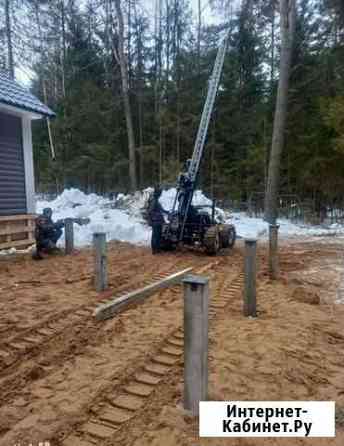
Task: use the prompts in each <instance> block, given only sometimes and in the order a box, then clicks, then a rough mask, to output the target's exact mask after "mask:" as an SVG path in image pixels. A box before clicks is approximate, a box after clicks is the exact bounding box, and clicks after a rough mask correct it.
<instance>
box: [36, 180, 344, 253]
mask: <svg viewBox="0 0 344 446" xmlns="http://www.w3.org/2000/svg"><path fill="white" fill-rule="evenodd" d="M151 191H152V189H151V188H148V189H146V190H144V191H141V192H136V193H134V194H132V195H124V194H120V195H118V196H117V197H116V198H115V199H113V200H110V199H108V198H104V197H101V196H99V195H96V194H88V195H87V194H85V193H83V192H81V191H80V190H78V189H68V190H65V191H64V192H63V193H62V194H61V195H59V196H58V197H57V198H56V199H55V200H53V201H46V200H40V201H38V203H37V212H39V213H40V212H42V210H43V208H45V207H51V208H52V209H53V212H54V214H53V219H54V221H56V220H59V219H65V218H67V217H72V218H89V219H90V222H89V224H86V225H83V226H80V225H78V224H75V225H74V238H75V245H76V246H78V247H82V246H85V245H89V244H91V243H92V235H93V233H94V232H99V231H101V232H105V233H106V234H107V240H120V241H125V242H131V243H134V244H142V245H147V244H148V243H149V240H150V232H151V231H150V228H149V227H148V226H147V225H146V224H145V223H144V221H143V218H142V209H143V207H144V205H145V202H146V200H147V198H148V196H149V194H150V193H151ZM175 195H176V189H174V188H172V189H169V190H166V191H163V193H162V195H161V198H160V202H161V204H162V206H163V207H164V208H165V209H166V210H170V209H171V208H172V206H173V202H174V199H175ZM193 204H194V205H195V206H211V200H209V199H208V198H207V197H206V196H205V195H204V194H203V193H202V192H201V191H196V192H195V195H194V200H193ZM208 211H209V212H211V209H210V207H209V208H208ZM216 216H217V218H218V219H219V220H221V221H226V222H228V223H233V224H234V225H235V227H236V231H237V234H238V236H239V237H257V238H260V239H264V238H266V237H267V235H268V224H267V223H266V222H264V221H263V220H262V219H260V218H251V217H248V216H247V215H245V214H244V213H233V214H231V215H229V213H228V212H225V211H223V210H222V209H219V208H216ZM279 224H280V231H279V233H280V235H281V236H282V237H302V238H306V237H307V238H309V237H314V236H328V235H344V227H343V226H340V225H332V226H330V227H328V228H321V227H314V226H313V227H312V226H305V225H296V224H294V223H291V222H290V221H288V220H280V221H279ZM59 243H60V245H63V243H64V240H63V239H62V240H60V242H59Z"/></svg>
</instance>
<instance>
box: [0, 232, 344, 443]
mask: <svg viewBox="0 0 344 446" xmlns="http://www.w3.org/2000/svg"><path fill="white" fill-rule="evenodd" d="M343 262H344V259H343V245H341V244H339V243H335V242H334V241H333V239H331V240H328V241H327V240H322V241H321V242H319V243H315V242H312V243H303V242H300V241H293V243H292V244H287V243H283V244H282V248H281V276H280V280H278V281H277V282H271V281H270V279H269V277H268V274H267V261H266V248H265V247H264V246H261V247H260V249H259V254H258V266H259V272H258V280H257V286H258V294H257V295H258V310H259V317H258V318H257V319H246V318H244V317H243V316H242V295H241V290H242V274H241V273H242V268H243V246H242V245H241V244H240V243H238V246H237V247H236V248H235V249H234V250H233V251H229V252H226V253H224V254H223V255H221V256H219V257H217V258H212V257H207V256H204V255H200V254H197V253H191V252H184V253H181V252H179V253H175V254H164V255H161V256H152V255H151V254H150V252H149V251H148V250H147V249H145V248H135V247H132V246H129V245H126V244H111V245H110V246H109V282H110V290H109V291H108V292H104V293H101V294H97V293H96V292H95V291H94V290H93V282H92V271H93V258H92V253H91V251H90V250H83V251H82V252H79V253H77V254H76V255H72V256H68V257H64V256H56V257H51V258H49V259H47V260H45V261H42V262H33V261H32V260H31V258H29V257H25V256H22V257H10V258H9V257H6V258H2V259H1V260H0V445H1V446H5V445H6V446H10V445H11V446H12V445H15V444H19V443H20V445H21V446H26V445H29V444H30V443H32V444H33V445H38V443H39V442H43V441H49V442H50V445H53V446H55V445H56V446H62V445H63V446H90V445H121V446H122V445H123V446H124V445H133V446H148V445H153V446H155V445H156V446H157V445H167V446H177V445H178V446H179V445H190V446H191V445H213V446H222V445H230V446H236V445H240V446H255V445H258V446H260V445H264V446H265V445H266V446H268V445H269V446H270V445H276V446H277V445H278V446H294V445H297V446H298V445H306V444H307V445H312V446H313V445H314V446H318V445H319V446H320V445H321V446H322V445H331V446H332V445H333V446H334V445H336V446H339V445H340V446H342V445H343V444H344V378H343V367H344V334H343V323H344V307H343V306H342V305H340V304H336V303H335V302H336V300H340V299H342V298H343V296H342V294H341V293H342V292H341V287H338V284H339V283H340V281H341V279H342V280H343V281H344V278H343V269H344V268H343ZM189 266H193V267H194V268H195V272H203V274H205V275H207V276H208V277H209V278H210V284H211V293H212V306H211V313H210V317H211V319H210V332H209V336H210V346H209V369H210V370H209V372H210V373H209V397H210V398H211V399H214V400H335V401H336V403H337V437H336V438H335V439H314V438H313V439H287V438H285V439H278V438H276V439H249V438H247V439H199V438H198V435H197V429H198V426H197V423H196V422H195V421H194V420H193V419H192V418H190V417H189V416H188V415H187V414H186V413H185V412H184V411H183V410H182V409H181V405H182V393H183V360H182V345H183V341H182V338H183V336H182V331H181V330H180V328H181V327H182V319H183V302H182V290H181V288H180V287H178V286H177V287H174V288H172V289H168V290H165V291H161V292H159V293H156V294H155V295H154V296H152V297H150V298H149V299H147V300H146V301H145V302H144V303H143V304H141V305H139V306H136V307H133V308H130V309H128V310H127V311H125V312H124V313H122V314H121V315H120V316H117V317H115V318H113V319H111V320H108V321H106V322H96V321H95V320H94V318H93V316H92V312H93V310H94V308H95V307H96V306H97V305H98V304H99V302H105V301H106V300H107V299H109V298H110V296H112V295H120V294H121V293H123V292H125V291H128V290H132V289H135V288H137V287H139V286H143V285H146V284H148V283H151V282H152V281H153V280H157V279H159V278H162V277H165V276H166V275H167V274H170V273H173V272H175V271H178V270H181V269H183V268H186V267H189Z"/></svg>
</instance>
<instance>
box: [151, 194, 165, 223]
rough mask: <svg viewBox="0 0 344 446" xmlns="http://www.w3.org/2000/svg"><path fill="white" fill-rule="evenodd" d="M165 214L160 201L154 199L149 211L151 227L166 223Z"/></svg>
mask: <svg viewBox="0 0 344 446" xmlns="http://www.w3.org/2000/svg"><path fill="white" fill-rule="evenodd" d="M164 212H165V211H164V209H163V207H162V206H161V204H160V202H159V199H158V198H156V197H153V198H152V201H151V203H150V205H149V211H148V213H149V221H150V224H151V226H155V225H162V224H163V223H164V215H163V214H164Z"/></svg>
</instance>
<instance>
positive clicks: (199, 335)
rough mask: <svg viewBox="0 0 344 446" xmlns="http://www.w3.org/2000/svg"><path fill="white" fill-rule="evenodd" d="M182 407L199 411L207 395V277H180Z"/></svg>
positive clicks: (196, 412)
mask: <svg viewBox="0 0 344 446" xmlns="http://www.w3.org/2000/svg"><path fill="white" fill-rule="evenodd" d="M183 283H184V409H186V410H188V411H190V412H191V413H192V415H194V416H197V415H198V413H199V402H200V401H205V400H206V399H207V397H208V305H209V279H207V278H205V277H201V276H193V275H190V276H187V277H186V278H185V279H184V280H183Z"/></svg>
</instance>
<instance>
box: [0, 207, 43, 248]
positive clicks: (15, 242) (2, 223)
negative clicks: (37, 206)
mask: <svg viewBox="0 0 344 446" xmlns="http://www.w3.org/2000/svg"><path fill="white" fill-rule="evenodd" d="M35 219H36V215H32V214H25V215H11V216H8V217H7V216H5V217H0V250H1V249H9V248H25V247H28V246H30V245H32V244H34V243H35V238H34V230H35Z"/></svg>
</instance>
